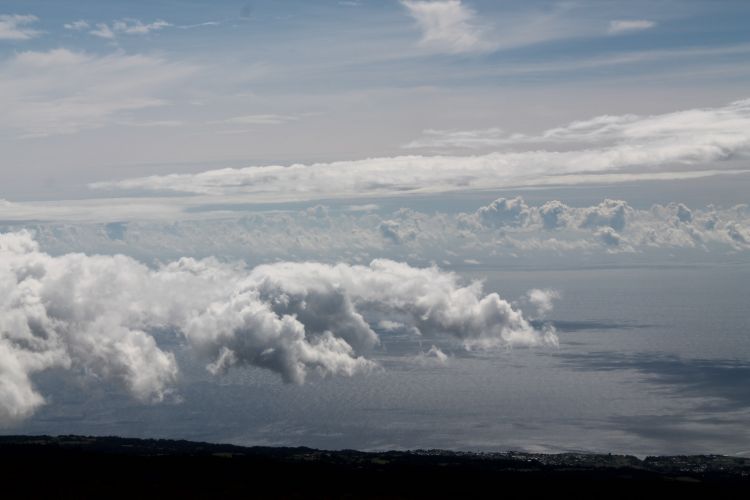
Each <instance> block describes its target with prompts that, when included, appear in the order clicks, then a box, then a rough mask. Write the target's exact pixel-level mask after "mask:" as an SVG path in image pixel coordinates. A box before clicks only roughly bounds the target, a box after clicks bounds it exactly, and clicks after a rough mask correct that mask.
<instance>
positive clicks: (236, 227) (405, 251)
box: [0, 197, 750, 265]
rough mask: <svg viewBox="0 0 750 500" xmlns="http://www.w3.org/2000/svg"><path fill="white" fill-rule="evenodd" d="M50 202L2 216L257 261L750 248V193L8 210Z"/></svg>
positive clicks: (123, 248) (135, 246) (129, 244)
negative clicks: (455, 209) (95, 213)
mask: <svg viewBox="0 0 750 500" xmlns="http://www.w3.org/2000/svg"><path fill="white" fill-rule="evenodd" d="M47 206H48V205H45V206H40V207H38V211H37V212H34V211H30V210H29V208H28V207H27V206H26V205H23V204H18V203H10V202H3V201H2V200H0V219H2V220H4V221H6V223H5V224H4V226H3V227H5V228H6V230H12V229H13V228H18V227H25V228H29V229H32V230H34V231H35V233H36V235H37V238H38V239H39V241H40V242H42V243H43V245H44V247H45V248H49V249H50V250H51V251H54V252H55V253H65V252H71V251H88V252H106V253H121V252H126V253H129V254H131V255H135V256H139V257H144V258H153V257H160V258H162V257H164V256H171V257H173V258H176V257H179V256H182V255H203V256H205V255H221V256H224V257H227V258H242V259H248V260H249V261H251V262H263V261H268V260H270V259H276V258H284V259H292V260H297V259H300V258H304V259H313V260H321V259H322V260H325V261H340V260H344V261H347V262H360V263H361V262H369V261H370V260H371V259H372V257H373V256H384V257H388V258H391V259H395V260H407V261H409V262H415V263H420V264H425V263H429V262H431V261H435V262H445V261H447V262H449V263H450V262H464V263H466V264H477V263H479V262H481V263H482V264H486V265H493V264H497V263H499V262H507V261H508V259H510V260H512V261H518V259H532V260H535V261H537V262H538V261H539V259H540V258H542V259H543V261H544V262H548V261H549V259H550V258H551V257H554V258H560V259H567V261H568V262H570V261H571V259H574V260H575V259H579V258H580V259H586V258H590V257H593V256H596V255H605V254H613V253H631V254H643V255H646V254H649V255H651V258H652V259H655V258H658V257H659V255H658V252H661V255H662V257H664V256H666V255H670V254H671V253H672V252H673V251H675V250H680V251H681V254H682V256H683V257H685V258H693V257H697V258H699V259H705V258H706V257H709V258H723V256H726V255H727V254H729V253H737V252H746V251H749V250H750V236H749V234H750V213H749V212H748V210H747V209H745V208H744V207H745V206H744V205H738V206H735V207H729V208H718V207H715V206H707V207H703V208H696V207H689V206H687V205H685V204H684V203H665V204H663V205H660V204H657V205H654V206H652V207H651V208H648V209H636V208H634V207H632V206H631V205H630V204H629V203H627V202H626V201H624V200H611V199H605V200H602V201H601V202H600V203H596V204H593V205H590V206H570V205H568V204H566V203H563V202H561V201H559V200H550V201H546V202H543V201H540V202H539V203H538V204H536V205H533V204H529V203H527V202H526V201H525V200H524V199H523V198H521V197H515V198H498V199H497V200H495V201H492V202H490V203H488V204H487V205H485V206H483V207H479V208H478V209H477V210H474V211H470V212H459V213H453V214H444V213H439V212H435V213H425V212H420V211H416V210H410V209H399V210H395V211H392V212H385V213H382V212H383V209H382V208H381V209H380V210H379V211H378V212H370V211H352V210H350V209H349V207H348V206H343V207H338V208H334V207H328V206H323V205H315V206H312V207H309V208H305V209H303V210H300V211H287V212H253V213H248V212H245V211H242V210H241V209H240V211H237V212H234V213H233V214H232V213H231V212H229V211H228V209H229V208H231V207H222V210H220V211H219V212H211V211H206V212H199V211H194V212H191V213H187V214H182V215H180V214H177V213H170V214H169V216H165V215H164V214H160V215H159V217H157V218H155V219H152V218H151V212H153V209H150V208H149V207H148V206H144V207H143V210H144V212H143V216H137V217H136V218H135V219H128V218H121V217H120V215H121V214H119V213H118V211H117V210H116V209H115V208H114V207H110V208H108V209H97V210H101V211H102V213H104V214H105V215H108V216H109V218H108V219H105V222H75V219H73V220H69V221H66V220H65V219H62V220H58V221H56V222H23V221H19V222H17V223H10V222H8V221H9V220H11V219H12V218H14V217H21V218H25V219H26V220H27V221H28V220H33V219H35V218H37V219H38V218H41V217H45V216H46V217H50V214H49V211H47V212H45V211H44V209H45V208H46V207H47ZM131 208H132V207H131ZM80 210H81V211H84V210H88V211H89V212H90V211H91V210H92V208H91V207H90V206H88V205H86V206H81V207H80ZM87 213H88V212H87ZM144 217H145V218H144ZM185 217H193V219H189V218H185ZM175 219H177V220H175ZM671 258H672V257H670V259H671Z"/></svg>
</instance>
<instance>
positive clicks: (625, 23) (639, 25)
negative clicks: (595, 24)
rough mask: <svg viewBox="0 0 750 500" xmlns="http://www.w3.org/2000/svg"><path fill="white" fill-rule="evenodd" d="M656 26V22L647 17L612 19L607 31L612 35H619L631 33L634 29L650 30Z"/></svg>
mask: <svg viewBox="0 0 750 500" xmlns="http://www.w3.org/2000/svg"><path fill="white" fill-rule="evenodd" d="M655 26H656V23H655V22H654V21H649V20H647V19H620V20H615V21H610V23H609V29H608V30H607V32H608V33H609V34H610V35H619V34H621V33H629V32H632V31H643V30H648V29H651V28H653V27H655Z"/></svg>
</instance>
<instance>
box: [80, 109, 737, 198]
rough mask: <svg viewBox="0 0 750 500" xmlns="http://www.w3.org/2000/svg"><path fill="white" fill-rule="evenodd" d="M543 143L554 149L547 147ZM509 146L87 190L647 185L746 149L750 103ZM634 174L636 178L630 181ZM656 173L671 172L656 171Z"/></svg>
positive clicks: (595, 124)
mask: <svg viewBox="0 0 750 500" xmlns="http://www.w3.org/2000/svg"><path fill="white" fill-rule="evenodd" d="M545 143H546V144H548V145H549V146H548V147H542V146H541V144H545ZM503 144H504V145H505V146H506V147H509V146H514V147H516V148H519V147H526V146H527V145H531V149H527V150H521V151H503V152H497V151H496V152H491V153H487V154H482V155H476V156H447V155H446V156H444V155H439V156H422V155H411V156H398V157H391V158H369V159H364V160H355V161H339V162H333V163H318V164H312V165H303V164H295V165H291V166H288V167H285V166H279V165H273V166H257V167H247V168H225V169H221V170H211V171H207V172H202V173H198V174H172V175H163V176H150V177H142V178H135V179H127V180H123V181H114V182H99V183H94V184H91V187H92V188H95V189H141V190H167V191H176V192H183V193H196V194H205V195H212V196H232V195H240V194H245V195H253V197H254V199H255V200H258V201H260V200H270V199H273V200H274V201H294V200H315V199H325V198H336V197H357V196H389V195H399V194H406V193H439V192H448V191H464V190H470V189H492V188H503V187H512V186H532V185H545V184H556V183H557V184H564V183H578V182H587V181H588V182H591V181H594V180H596V179H597V178H598V180H599V181H600V182H608V178H606V177H604V176H603V174H607V173H608V172H611V171H618V173H617V174H609V175H611V176H617V175H624V176H627V175H635V176H642V177H646V178H648V177H649V176H657V177H658V176H659V175H662V176H665V175H666V177H667V178H669V177H670V176H672V175H674V176H675V177H677V176H680V175H696V174H695V172H693V171H690V172H680V171H681V170H682V171H684V170H688V169H687V168H686V167H687V166H689V165H700V164H706V163H708V162H718V161H720V160H724V159H728V158H732V157H734V156H737V155H739V154H746V153H747V152H748V151H750V100H744V101H738V102H735V103H732V104H729V105H727V106H724V107H720V108H708V109H694V110H688V111H681V112H675V113H667V114H663V115H654V116H646V117H639V116H635V115H623V116H603V117H597V118H594V119H591V120H586V121H580V122H573V123H571V124H568V125H566V126H564V127H559V128H554V129H550V130H547V131H545V132H543V133H542V134H540V135H538V136H528V135H522V134H513V135H509V136H507V137H506V138H505V139H503V140H502V144H498V145H503ZM717 166H718V164H717ZM631 168H635V169H637V170H638V172H637V173H634V174H629V173H628V172H627V170H628V169H631ZM656 169H663V170H667V171H666V172H665V171H661V172H653V170H656ZM644 170H646V171H645V172H644ZM690 170H694V169H690ZM670 171H671V172H670ZM672 172H673V173H672ZM598 176H599V177H598Z"/></svg>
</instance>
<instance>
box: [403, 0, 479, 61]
mask: <svg viewBox="0 0 750 500" xmlns="http://www.w3.org/2000/svg"><path fill="white" fill-rule="evenodd" d="M401 4H402V5H403V6H404V7H406V9H407V11H408V12H409V14H410V15H411V16H412V17H413V18H414V20H415V21H416V22H417V25H418V26H419V29H420V30H421V31H422V39H421V41H420V45H421V46H423V47H425V48H428V49H432V50H436V51H441V52H448V53H461V52H481V51H486V50H491V49H492V45H491V44H489V43H488V42H486V41H485V40H483V33H482V31H483V30H482V28H481V27H479V24H478V21H477V19H476V17H477V16H476V13H475V12H474V11H473V10H472V9H471V8H470V7H468V6H467V5H465V4H464V3H462V2H461V0H437V1H419V0H401Z"/></svg>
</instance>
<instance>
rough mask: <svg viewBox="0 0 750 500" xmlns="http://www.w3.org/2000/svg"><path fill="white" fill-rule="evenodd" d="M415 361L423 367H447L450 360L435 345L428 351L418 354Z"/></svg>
mask: <svg viewBox="0 0 750 500" xmlns="http://www.w3.org/2000/svg"><path fill="white" fill-rule="evenodd" d="M414 361H416V362H417V364H420V365H422V366H446V365H447V364H448V362H449V361H450V358H449V357H448V355H447V354H445V353H444V352H443V351H442V350H441V349H440V348H439V347H437V346H435V345H433V346H430V348H429V349H428V350H427V351H424V352H420V353H419V354H417V355H416V356H415V357H414Z"/></svg>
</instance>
